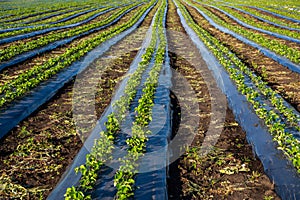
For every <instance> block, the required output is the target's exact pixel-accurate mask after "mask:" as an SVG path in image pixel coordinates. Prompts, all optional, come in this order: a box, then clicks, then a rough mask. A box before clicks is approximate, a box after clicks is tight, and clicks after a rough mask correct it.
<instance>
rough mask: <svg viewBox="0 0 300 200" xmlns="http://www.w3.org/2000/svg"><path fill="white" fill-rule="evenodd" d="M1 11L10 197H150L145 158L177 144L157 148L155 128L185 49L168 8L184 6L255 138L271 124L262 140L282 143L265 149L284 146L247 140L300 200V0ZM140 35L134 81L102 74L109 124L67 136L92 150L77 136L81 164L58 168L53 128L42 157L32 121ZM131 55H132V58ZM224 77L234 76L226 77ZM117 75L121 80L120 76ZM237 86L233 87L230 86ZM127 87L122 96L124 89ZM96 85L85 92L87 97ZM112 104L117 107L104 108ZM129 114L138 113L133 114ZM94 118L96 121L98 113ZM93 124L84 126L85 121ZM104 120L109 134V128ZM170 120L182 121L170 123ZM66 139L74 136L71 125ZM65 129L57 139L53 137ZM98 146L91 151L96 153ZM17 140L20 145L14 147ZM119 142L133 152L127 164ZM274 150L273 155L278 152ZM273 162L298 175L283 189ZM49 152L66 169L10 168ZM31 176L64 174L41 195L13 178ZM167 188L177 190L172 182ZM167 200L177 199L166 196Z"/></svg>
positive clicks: (38, 6) (2, 110)
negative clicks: (172, 70) (175, 49)
mask: <svg viewBox="0 0 300 200" xmlns="http://www.w3.org/2000/svg"><path fill="white" fill-rule="evenodd" d="M0 4H1V16H0V131H1V133H0V138H1V142H2V143H3V145H4V149H5V145H8V146H9V148H8V149H9V150H7V151H5V150H3V152H2V154H3V155H2V156H1V159H0V162H2V163H1V166H2V167H3V171H2V172H1V174H0V186H1V187H0V197H1V198H2V197H3V198H38V196H39V197H40V198H46V197H47V196H48V195H49V194H50V196H49V199H56V198H59V199H63V198H65V199H93V198H98V197H99V196H101V195H99V194H97V193H99V191H100V193H101V192H103V193H105V192H107V193H109V195H110V197H111V198H116V199H130V198H140V197H141V196H143V195H141V194H143V193H142V192H141V190H143V188H142V187H143V184H141V185H138V184H139V181H137V180H139V177H141V176H142V175H141V174H142V173H139V169H140V168H141V160H143V158H144V157H145V155H147V153H149V151H150V150H149V148H150V147H149V146H151V145H150V144H152V143H151V142H153V141H156V143H157V145H158V146H159V147H162V148H163V147H165V145H167V144H165V143H168V142H170V141H169V140H170V135H169V134H170V133H169V132H168V131H170V130H168V131H166V130H163V131H162V132H165V133H164V136H163V138H164V142H162V141H161V140H160V139H157V140H156V139H155V138H156V137H154V135H153V130H152V129H151V126H152V125H151V124H153V123H157V121H159V120H160V119H159V115H157V114H155V112H153V109H154V107H155V106H157V105H159V103H158V102H160V100H162V99H164V97H162V96H160V89H159V88H160V87H162V85H163V86H164V87H165V85H166V84H167V83H169V81H170V80H168V78H166V77H168V76H166V73H168V72H166V70H168V67H170V66H169V65H170V63H169V54H170V50H169V49H168V43H170V42H174V43H176V42H177V41H170V38H168V37H169V36H168V31H170V30H168V29H167V28H166V19H167V17H170V18H171V17H172V16H168V13H169V10H168V5H169V4H172V5H173V4H174V5H175V6H176V9H177V10H176V11H177V13H176V15H178V17H179V19H180V23H181V24H182V26H183V27H184V30H185V32H186V35H187V37H189V38H190V39H191V40H192V41H193V43H194V44H195V46H196V47H197V48H198V50H199V53H200V54H201V55H202V57H203V59H204V60H205V62H206V64H207V66H208V68H210V67H212V66H215V67H214V68H213V67H212V68H210V70H211V73H212V75H213V76H214V77H215V79H216V82H217V83H218V84H219V87H220V88H221V89H222V91H223V93H224V94H225V95H226V96H227V98H228V101H229V102H231V103H229V105H230V108H231V109H232V110H233V112H234V113H235V115H236V119H237V121H238V122H239V123H240V124H241V126H242V127H243V128H244V130H245V131H247V130H251V129H248V128H247V127H251V126H252V127H261V131H262V132H264V131H266V132H268V134H269V135H270V137H271V138H272V141H265V143H266V144H271V148H273V149H270V151H269V152H268V150H266V151H264V152H265V153H260V149H261V148H264V147H263V146H259V145H261V144H262V141H258V140H257V139H253V140H252V139H251V137H252V136H251V135H253V134H254V133H252V132H251V131H248V132H247V135H248V137H249V138H250V139H249V142H250V143H251V144H252V145H253V147H254V149H255V151H256V150H257V151H258V152H256V153H257V154H258V155H257V156H258V157H259V158H260V159H261V161H262V164H263V165H265V169H266V170H267V169H268V168H269V169H268V173H267V174H268V175H269V177H270V179H271V180H272V181H274V182H275V188H276V191H277V192H278V194H279V196H281V197H282V198H283V199H285V198H287V199H288V198H290V197H296V198H297V197H299V195H300V194H299V190H298V189H299V188H300V181H299V180H300V177H299V174H300V142H299V138H300V113H299V111H300V75H299V73H300V20H299V16H300V4H298V2H294V1H287V2H286V4H285V5H284V6H281V4H280V3H278V2H277V1H273V2H272V3H270V2H268V1H260V2H257V1H248V2H243V1H238V0H223V1H217V0H215V1H205V0H204V1H193V0H172V1H170V0H151V1H149V0H148V1H146V0H143V1H127V0H124V1H109V2H107V1H94V0H90V1H76V2H72V1H64V2H62V1H54V2H51V3H49V2H47V1H37V2H31V1H28V2H26V3H23V2H18V1H13V2H5V1H4V2H0ZM23 4H24V5H25V6H24V5H23ZM141 29H142V30H141ZM139 30H141V33H140V35H138V32H139ZM130 36H133V37H136V38H139V37H140V38H141V39H136V41H135V42H136V43H137V49H138V53H137V52H136V53H135V54H134V55H133V56H132V55H131V56H129V57H128V59H129V64H126V66H125V67H124V69H122V70H124V72H126V71H128V72H127V73H125V75H124V78H123V77H120V79H116V80H113V79H110V76H111V77H114V75H112V74H111V75H107V76H106V77H103V80H102V81H106V82H105V84H106V85H109V86H108V89H107V91H106V90H104V89H101V90H100V89H99V88H98V89H99V91H100V92H98V93H97V95H96V97H94V100H95V99H97V98H99V99H100V100H99V102H100V103H99V104H102V107H103V109H100V110H101V111H96V112H100V113H97V117H98V118H99V117H100V118H99V120H98V122H97V123H94V122H93V123H92V120H90V121H91V122H87V124H89V125H88V127H85V128H82V127H81V128H78V127H76V123H78V124H80V122H75V119H72V117H71V119H70V121H72V122H69V123H70V124H69V125H70V126H69V125H68V127H72V128H71V129H72V130H73V131H70V132H72V134H70V133H68V134H67V136H65V137H70V138H69V139H68V142H67V143H68V144H67V145H66V147H67V146H71V145H70V144H71V143H72V142H71V141H73V140H74V141H77V143H81V142H79V141H78V140H79V139H78V138H80V137H81V138H80V139H82V144H81V145H78V146H77V147H76V149H74V155H71V154H70V155H68V156H69V157H68V158H66V159H65V158H60V159H57V158H58V156H60V154H59V153H56V154H55V155H54V154H53V155H52V154H51V153H47V148H48V147H49V151H50V149H51V152H52V151H59V149H60V148H63V147H62V146H63V145H64V144H62V146H60V145H59V146H56V147H55V143H53V144H54V145H50V146H48V147H47V145H48V143H49V142H50V143H51V144H52V142H53V141H52V140H53V138H52V139H49V138H51V136H50V135H51V133H49V134H45V130H48V129H49V127H51V126H54V125H53V124H51V123H50V124H47V128H46V129H45V130H44V128H42V129H41V133H43V134H45V135H47V136H46V137H47V139H46V140H47V142H48V143H45V146H46V147H43V148H42V149H43V153H37V154H34V153H33V152H39V150H38V149H39V148H40V146H39V145H40V141H39V140H37V142H36V143H35V142H34V141H35V138H36V135H39V133H38V132H39V131H36V129H39V127H38V126H37V127H35V131H32V130H27V128H26V126H28V127H29V124H30V123H29V122H26V121H28V120H29V119H30V117H31V116H34V115H36V114H39V113H42V112H45V113H47V111H44V110H43V108H44V106H45V105H46V104H47V105H48V104H49V103H50V104H51V103H52V102H55V99H56V98H58V97H57V96H58V94H61V91H63V90H65V89H66V87H70V86H68V85H70V84H71V85H73V84H74V81H75V78H76V76H78V75H80V74H83V73H90V74H93V73H95V74H94V76H95V77H97V76H101V74H100V73H102V72H103V71H101V72H99V71H96V72H95V71H92V69H93V67H94V66H95V65H96V66H97V65H98V64H97V60H99V59H100V60H101V59H102V58H105V59H107V60H113V58H110V57H105V55H106V53H107V52H110V51H112V50H111V49H112V48H114V47H118V48H119V47H120V46H118V44H122V41H123V42H124V41H126V42H127V40H129V39H128V38H130ZM131 40H135V39H131ZM138 41H139V42H138ZM129 43H130V42H129ZM133 44H134V42H132V45H133ZM129 46H130V44H129ZM133 46H134V45H133ZM125 50H126V48H124V50H123V51H125ZM132 51H137V50H136V49H135V50H132ZM207 52H209V53H207ZM191 53H192V52H191ZM125 57H126V56H125ZM123 64H124V63H123ZM123 64H121V63H119V64H118V65H120V66H121V65H123ZM100 65H101V64H100ZM110 65H112V64H107V67H104V66H102V65H101V66H98V67H99V68H101V70H107V69H110V67H111V66H110ZM103 68H104V69H103ZM106 68H107V69H106ZM89 70H90V71H91V72H90V71H89ZM112 71H113V70H112ZM119 71H120V70H119ZM221 71H222V73H223V71H224V72H225V73H224V75H222V76H221V77H220V76H219V74H220V73H221ZM97 73H99V74H97ZM114 73H116V74H117V72H116V71H115V72H114ZM108 74H109V73H108ZM169 75H170V74H169ZM165 76H166V77H165ZM169 78H170V77H169ZM227 78H228V80H230V81H231V83H232V85H231V84H228V85H224V84H223V85H222V82H224V81H225V80H227ZM90 79H91V80H90V81H91V82H92V83H93V84H94V82H95V80H96V82H97V81H99V80H100V79H99V78H98V79H97V78H94V77H93V78H90ZM94 79H95V80H94ZM121 79H123V80H121ZM95 84H96V85H97V84H99V83H95ZM116 85H119V87H116V88H113V87H115V86H116ZM85 87H86V88H88V87H90V86H87V85H86V86H85ZM97 87H99V86H97ZM86 88H82V90H87V89H86ZM170 90H171V89H170V88H169V86H168V87H166V88H164V89H163V91H164V92H163V93H164V95H165V96H168V95H169V92H170ZM101 91H102V93H103V94H101ZM231 91H237V92H238V93H239V95H241V96H242V97H243V98H244V99H243V100H242V102H241V101H240V99H239V98H236V97H235V96H232V95H231V94H232V92H231ZM182 92H184V91H182ZM107 93H110V94H109V95H107ZM101 95H103V97H102V96H101ZM104 96H107V98H108V99H107V100H105V103H104V100H103V99H104ZM113 97H114V100H112V99H113ZM73 98H74V97H73ZM168 98H169V97H168ZM168 98H167V99H168ZM80 101H83V102H84V101H85V100H84V99H80ZM73 103H74V102H73ZM85 103H86V102H85ZM92 103H94V102H92ZM236 104H239V105H245V106H244V108H243V109H245V110H244V111H243V110H242V111H239V110H237V109H238V108H237V107H238V106H235V105H236ZM163 105H164V107H166V108H167V110H168V109H171V107H172V105H171V104H170V102H169V100H167V101H166V102H164V103H163ZM100 107H101V106H100ZM49 108H50V106H46V107H45V109H46V110H47V109H49ZM105 108H106V109H105ZM57 109H58V110H59V109H60V108H59V107H58V108H57ZM68 109H69V110H68V112H72V108H71V107H69V108H68ZM73 109H75V108H73ZM42 110H43V111H42ZM62 112H63V111H62ZM62 112H61V113H62ZM68 112H67V113H68ZM84 112H85V111H84ZM128 112H129V113H134V114H133V115H132V114H131V115H130V117H128ZM243 112H245V113H247V112H249V113H253V114H254V116H255V118H257V119H258V120H259V123H260V124H259V125H257V124H256V125H254V124H249V123H250V122H248V121H247V120H243V119H241V116H244V115H243ZM86 115H87V116H86V117H87V118H88V117H89V116H88V114H86ZM165 115H166V116H165V117H166V119H167V120H171V119H170V116H169V115H170V113H168V112H166V113H165ZM51 117H52V118H53V116H51ZM129 118H130V119H129ZM61 119H64V118H63V117H61ZM55 121H56V122H58V123H65V122H66V121H69V120H64V122H61V120H60V119H59V118H58V119H55ZM83 121H84V120H81V123H83ZM86 121H89V120H86ZM101 123H102V127H101V128H99V124H101ZM165 123H166V124H168V123H170V124H171V122H170V121H167V122H165ZM23 124H27V125H26V126H25V125H24V126H23ZM71 124H72V125H71ZM128 124H129V125H128ZM125 125H126V126H128V127H126V130H127V129H128V130H129V131H128V132H130V134H126V133H124V130H123V129H124V126H125ZM196 126H197V125H195V127H196ZM76 128H77V129H76ZM67 129H68V128H67ZM67 129H66V132H67ZM19 130H21V131H19ZM58 130H60V131H62V132H64V131H65V130H64V128H58ZM56 131H57V130H56ZM56 131H54V132H53V134H54V135H55V132H56ZM76 132H77V134H76ZM79 132H80V133H79ZM83 133H84V134H83ZM90 133H91V134H90ZM78 135H79V136H80V137H78ZM89 135H90V136H89ZM65 137H61V136H59V138H65ZM76 138H77V139H76ZM25 139H26V141H27V142H28V143H27V144H30V145H27V146H26V147H25V146H24V144H21V143H24V140H25ZM19 140H20V141H19ZM149 141H151V142H149ZM18 142H20V144H19V143H18ZM87 142H89V145H87V146H89V147H88V149H87V150H86V148H87V146H86V145H85V144H86V143H87ZM13 143H16V144H14V145H12V144H13ZM25 143H26V142H25ZM91 144H92V145H91ZM15 145H17V146H15ZM82 145H83V147H82ZM118 145H119V146H121V148H122V149H123V150H124V152H126V153H125V154H124V155H122V156H121V157H118V158H116V157H115V156H116V146H118ZM267 146H268V148H269V146H270V145H267ZM56 148H57V149H56ZM178 148H179V147H178ZM45 149H46V150H45ZM55 149H56V150H55ZM80 149H81V150H80ZM150 149H151V148H150ZM266 149H267V148H266ZM75 150H76V151H75ZM79 150H80V151H79ZM1 151H2V150H1ZM20 151H21V152H20ZM22 151H24V152H22ZM274 152H275V153H274ZM268 153H269V154H272V156H273V154H275V155H274V158H275V157H276V159H277V158H278V157H280V160H282V163H284V164H283V165H281V166H284V169H282V170H284V171H285V172H284V174H287V175H289V176H290V177H291V179H290V183H286V182H284V184H283V183H280V180H281V179H280V178H278V177H280V174H279V173H278V172H277V168H276V163H272V162H273V160H272V159H273V158H272V156H270V155H269V154H268ZM76 154H77V156H76ZM39 155H46V156H49V157H52V158H53V159H54V158H55V159H57V160H60V161H57V162H58V163H59V162H61V161H63V160H68V162H66V163H64V165H66V166H63V164H57V165H56V164H54V166H56V167H53V169H51V170H49V169H47V170H48V171H47V170H45V169H44V168H42V167H41V168H38V167H34V164H33V165H32V166H31V167H28V166H27V167H26V166H25V164H26V162H24V161H22V162H19V163H17V164H15V165H12V164H11V163H12V162H13V161H12V160H14V156H20V157H22V156H23V157H24V158H26V159H29V158H30V159H32V158H34V160H35V161H34V162H42V161H41V160H39V159H38V156H39ZM119 156H120V155H119ZM269 156H270V157H269ZM163 157H165V158H166V161H165V162H168V159H169V158H167V153H166V152H164V155H163ZM267 158H270V159H267ZM18 159H19V157H18ZM18 159H16V160H18ZM276 159H275V160H276ZM36 160H39V161H36ZM116 160H118V161H116ZM47 162H49V160H48V161H47ZM54 162H56V161H54ZM114 162H118V167H117V168H116V169H114V170H113V172H111V173H110V175H109V177H108V176H107V177H106V175H105V173H104V171H105V170H107V166H108V165H110V164H111V163H114ZM270 163H271V164H270ZM10 165H11V166H20V167H15V170H12V171H11V172H9V171H10ZM22 166H23V167H22ZM58 166H59V167H58ZM68 166H69V167H68ZM266 166H268V167H266ZM164 167H166V169H164V170H163V172H162V173H163V174H164V175H163V176H162V177H163V179H166V177H167V176H168V175H167V174H168V172H167V169H168V167H167V166H164ZM22 168H23V169H28V171H30V170H33V171H34V172H35V171H36V170H38V171H40V172H41V171H42V172H43V173H48V172H49V173H51V176H54V175H53V174H55V173H56V176H55V177H56V178H54V177H53V179H55V181H53V183H51V184H52V185H47V184H44V185H42V186H38V187H37V188H38V189H26V188H27V187H28V188H30V187H32V186H31V183H30V181H26V177H25V178H24V177H21V176H20V177H15V175H9V174H10V173H15V172H16V173H18V170H19V169H22ZM149 168H151V167H149ZM154 171H155V170H154ZM63 173H65V174H64V176H62V174H63ZM153 173H154V174H155V173H157V171H156V172H153ZM160 173H161V172H160ZM156 175H157V174H156ZM151 176H155V175H151V172H150V175H149V177H151ZM39 178H41V177H39ZM39 178H35V181H34V182H39ZM21 180H22V181H23V182H22V181H21ZM103 180H109V181H107V183H109V185H105V182H104V183H103V182H101V181H103ZM278 181H279V182H278ZM154 182H155V181H154ZM163 182H166V180H164V181H163ZM287 182H288V181H287ZM101 184H102V185H101ZM287 184H291V185H293V187H289V185H287ZM33 185H34V184H33ZM99 185H100V186H99ZM103 185H104V186H103ZM154 185H155V184H154V183H153V186H152V187H150V188H148V186H147V190H149V191H152V190H154V191H155V190H157V187H158V186H157V185H156V186H154ZM158 185H159V184H158ZM55 186H56V187H55ZM160 187H167V186H166V184H165V183H163V184H160ZM52 190H53V191H52ZM51 191H52V193H50V192H51ZM297 191H298V192H297ZM154 196H155V195H154ZM102 197H103V195H102ZM157 197H158V196H157ZM159 197H161V198H162V197H163V198H167V197H166V196H164V195H162V196H159ZM149 198H150V197H149Z"/></svg>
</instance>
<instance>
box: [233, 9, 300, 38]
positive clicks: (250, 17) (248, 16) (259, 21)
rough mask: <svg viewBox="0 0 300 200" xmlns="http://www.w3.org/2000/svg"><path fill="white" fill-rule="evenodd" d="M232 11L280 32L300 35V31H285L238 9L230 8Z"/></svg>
mask: <svg viewBox="0 0 300 200" xmlns="http://www.w3.org/2000/svg"><path fill="white" fill-rule="evenodd" d="M230 9H231V10H233V11H235V12H237V13H238V14H240V15H241V16H243V17H245V18H248V19H251V20H253V21H255V22H256V23H260V24H261V25H264V26H271V27H274V28H277V29H278V30H288V31H290V32H293V33H299V32H298V31H292V30H289V29H285V28H280V27H277V26H274V25H272V24H269V23H267V22H264V21H261V20H259V19H256V18H255V17H253V16H251V15H249V14H246V13H243V12H241V11H239V10H237V9H234V8H230Z"/></svg>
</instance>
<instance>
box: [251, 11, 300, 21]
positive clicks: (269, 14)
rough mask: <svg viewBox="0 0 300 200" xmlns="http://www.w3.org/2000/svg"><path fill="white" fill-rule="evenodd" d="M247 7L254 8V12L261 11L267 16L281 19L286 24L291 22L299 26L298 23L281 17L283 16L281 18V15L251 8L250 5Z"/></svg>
mask: <svg viewBox="0 0 300 200" xmlns="http://www.w3.org/2000/svg"><path fill="white" fill-rule="evenodd" d="M249 8H250V9H252V10H255V11H256V12H259V13H261V14H263V15H267V16H270V17H273V18H276V19H279V20H280V21H282V22H284V23H287V24H293V25H296V26H299V25H300V24H299V23H295V22H291V21H290V20H287V19H283V18H281V17H278V16H275V15H272V14H271V13H268V12H265V11H262V10H259V9H257V8H251V7H249Z"/></svg>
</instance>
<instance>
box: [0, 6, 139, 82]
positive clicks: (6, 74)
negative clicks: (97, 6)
mask: <svg viewBox="0 0 300 200" xmlns="http://www.w3.org/2000/svg"><path fill="white" fill-rule="evenodd" d="M138 9H139V8H138ZM136 11H137V9H134V10H133V11H131V12H129V13H127V14H126V15H125V16H123V17H122V18H121V19H120V20H119V21H118V22H117V23H116V24H114V25H112V26H110V27H108V28H105V29H102V30H100V31H97V32H95V33H92V34H90V35H88V36H85V37H82V38H79V39H76V40H74V41H72V42H71V43H69V44H66V45H64V46H63V47H59V48H56V49H54V50H52V51H49V52H46V53H43V54H41V55H38V56H36V57H34V58H32V59H29V60H27V61H25V62H24V63H22V64H19V65H17V66H13V67H9V68H8V69H5V70H3V71H2V72H1V73H0V83H3V84H4V83H5V82H8V81H10V80H12V79H14V78H15V77H17V76H18V75H20V74H21V73H24V72H25V71H26V70H28V69H30V68H32V67H34V66H36V65H42V64H44V63H45V62H46V61H47V60H49V59H50V58H55V57H58V56H60V55H62V54H63V53H65V52H66V51H67V50H68V49H70V48H74V47H76V46H77V45H78V44H79V43H80V42H81V41H84V40H87V39H90V38H93V37H95V36H97V35H99V34H100V33H103V32H105V31H108V30H111V29H113V28H114V27H115V26H118V25H120V24H122V23H125V22H127V21H128V20H130V18H131V17H132V15H134V13H135V12H136Z"/></svg>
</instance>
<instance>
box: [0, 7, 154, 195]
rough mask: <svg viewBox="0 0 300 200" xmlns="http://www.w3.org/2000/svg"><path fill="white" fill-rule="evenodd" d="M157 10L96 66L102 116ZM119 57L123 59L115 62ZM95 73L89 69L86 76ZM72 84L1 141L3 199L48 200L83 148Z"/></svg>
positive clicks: (99, 107) (97, 99) (0, 191)
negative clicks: (50, 193)
mask: <svg viewBox="0 0 300 200" xmlns="http://www.w3.org/2000/svg"><path fill="white" fill-rule="evenodd" d="M156 8H157V7H155V9H156ZM155 9H153V10H152V11H151V12H150V14H149V15H148V16H147V17H146V19H145V20H144V22H143V24H142V25H141V27H140V29H138V30H136V31H135V32H134V33H133V34H131V35H130V36H128V37H126V38H125V39H124V40H122V41H121V42H120V43H118V44H117V45H115V46H113V47H112V48H111V49H110V50H109V51H108V52H107V53H106V54H104V55H103V56H102V57H101V58H100V59H98V60H97V62H95V63H94V66H97V67H99V68H101V71H100V72H101V74H98V76H101V78H100V79H97V93H96V99H95V103H96V115H97V117H99V116H100V115H101V114H102V112H103V111H104V110H105V108H106V107H107V105H108V104H109V102H110V100H111V98H112V95H113V91H114V88H115V86H116V85H117V83H118V82H119V81H120V80H121V78H122V76H123V75H124V74H125V73H126V71H127V70H128V68H129V66H130V63H131V62H132V60H133V59H134V57H135V55H136V54H137V51H138V49H139V48H140V46H141V44H142V41H143V39H144V36H145V33H146V31H147V28H148V27H149V26H150V23H151V19H152V17H153V15H154V12H155ZM117 55H122V56H120V57H116V58H113V59H112V57H114V56H117ZM101 59H102V61H103V62H102V61H101ZM105 60H106V61H107V62H105ZM93 72H95V71H91V70H90V69H88V70H86V71H84V72H83V75H84V76H85V75H89V74H91V73H93ZM95 76H97V74H96V75H93V76H88V77H90V78H91V82H93V84H95V82H94V79H93V77H95ZM73 86H74V81H72V82H71V83H69V84H68V85H66V86H65V87H64V88H62V89H61V90H60V92H59V93H58V94H57V95H56V96H55V97H54V98H53V99H52V100H50V101H49V102H48V103H46V104H45V105H44V106H42V107H41V108H40V109H39V110H37V111H36V112H35V113H34V114H32V115H31V116H30V117H28V118H27V119H25V120H24V121H22V122H21V123H20V124H19V125H18V126H17V127H16V128H15V129H13V130H12V131H11V132H10V133H9V134H8V136H7V137H6V138H4V139H3V140H2V141H1V145H0V168H1V175H0V186H1V187H0V188H1V190H0V198H1V199H10V198H15V199H16V198H23V199H39V198H40V197H42V198H46V197H47V196H48V194H49V192H50V191H51V190H52V189H53V188H54V187H55V185H56V184H57V182H58V181H59V179H60V177H61V174H62V173H63V172H64V171H65V170H66V168H67V166H68V165H69V164H70V163H71V162H72V160H73V158H74V156H75V155H76V154H77V152H78V151H79V149H80V148H81V146H82V141H81V140H80V138H79V136H78V134H77V132H76V126H75V123H74V119H73V116H72V96H73V90H72V89H73ZM85 89H86V88H82V90H85Z"/></svg>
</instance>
